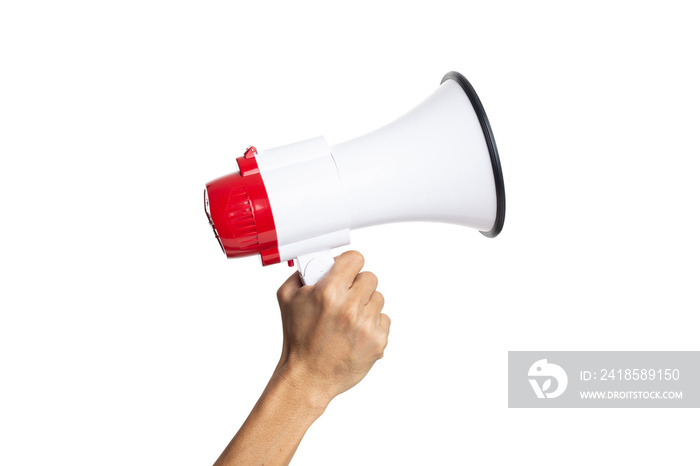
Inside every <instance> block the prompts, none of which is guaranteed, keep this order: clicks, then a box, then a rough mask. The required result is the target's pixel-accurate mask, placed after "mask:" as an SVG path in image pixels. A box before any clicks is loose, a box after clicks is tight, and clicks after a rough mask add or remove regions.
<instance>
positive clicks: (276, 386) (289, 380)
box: [214, 368, 327, 466]
mask: <svg viewBox="0 0 700 466" xmlns="http://www.w3.org/2000/svg"><path fill="white" fill-rule="evenodd" d="M300 376H301V374H295V373H294V372H293V371H292V370H289V369H288V368H280V369H278V370H276V371H275V374H274V375H273V376H272V378H271V379H270V382H269V383H268V384H267V387H266V388H265V391H264V392H263V394H262V395H261V396H260V399H259V400H258V402H257V403H256V405H255V407H254V408H253V410H252V411H251V413H250V415H249V416H248V418H247V419H246V421H245V422H244V423H243V426H242V427H241V428H240V430H239V431H238V433H237V434H236V436H235V437H233V439H232V440H231V442H230V443H229V444H228V446H227V447H226V449H225V450H224V451H223V453H222V454H221V456H220V457H219V459H218V460H217V461H216V463H215V465H214V466H228V465H241V464H245V465H262V464H264V465H270V466H277V465H286V464H289V462H290V461H291V459H292V456H293V455H294V452H295V451H296V449H297V447H298V446H299V442H301V439H302V438H303V437H304V434H305V433H306V431H307V429H308V428H309V427H310V426H311V424H313V422H314V421H315V420H316V419H318V417H319V416H320V415H321V414H322V413H323V411H324V409H325V406H326V405H327V401H326V400H325V399H322V398H320V397H318V396H313V395H312V394H310V393H309V392H308V391H307V390H304V389H303V386H302V384H301V382H302V381H301V378H300Z"/></svg>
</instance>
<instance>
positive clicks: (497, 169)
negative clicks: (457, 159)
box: [440, 71, 506, 238]
mask: <svg viewBox="0 0 700 466" xmlns="http://www.w3.org/2000/svg"><path fill="white" fill-rule="evenodd" d="M448 79H452V80H454V81H457V84H459V85H460V86H461V87H462V90H463V91H464V93H465V94H467V97H469V101H470V102H471V103H472V107H474V111H475V112H476V116H477V118H479V124H481V130H482V131H483V132H484V139H485V140H486V146H487V147H488V149H489V155H490V156H491V167H492V168H493V181H494V183H495V185H496V221H495V222H494V223H493V227H492V228H491V230H490V231H482V232H481V234H482V235H484V236H486V237H488V238H495V237H496V236H498V234H499V233H500V232H501V230H502V229H503V222H504V221H505V219H506V189H505V186H504V185H503V172H502V171H501V160H500V159H499V158H498V148H497V147H496V139H494V137H493V130H491V125H490V124H489V119H488V117H487V116H486V111H485V110H484V106H483V105H482V104H481V100H479V96H478V95H476V91H475V90H474V88H473V87H472V85H471V84H470V83H469V81H467V78H465V77H464V76H462V75H461V74H460V73H458V72H456V71H450V72H449V73H447V74H446V75H445V77H444V78H442V81H440V84H442V83H444V82H445V81H447V80H448Z"/></svg>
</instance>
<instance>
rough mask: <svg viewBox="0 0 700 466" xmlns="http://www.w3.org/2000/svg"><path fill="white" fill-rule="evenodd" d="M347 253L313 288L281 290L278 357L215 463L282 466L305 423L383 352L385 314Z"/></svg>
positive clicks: (366, 275) (291, 282)
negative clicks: (281, 338)
mask: <svg viewBox="0 0 700 466" xmlns="http://www.w3.org/2000/svg"><path fill="white" fill-rule="evenodd" d="M363 265H364V259H363V258H362V255H361V254H360V253H358V252H356V251H348V252H346V253H344V254H342V255H341V256H340V257H338V259H337V260H336V263H335V265H334V266H333V269H331V271H330V272H329V273H328V275H326V276H325V277H323V278H322V279H321V280H320V281H319V282H318V283H317V284H316V285H314V286H302V284H301V281H300V279H299V276H298V274H296V273H294V274H293V275H292V276H291V277H289V279H287V281H286V282H285V283H284V284H283V285H282V286H281V287H280V289H279V290H278V292H277V298H278V300H279V303H280V310H281V312H282V328H283V331H284V341H283V346H282V356H281V357H280V361H279V363H278V364H277V367H276V369H275V371H274V374H273V375H272V378H271V379H270V382H269V383H268V385H267V387H266V388H265V391H264V392H263V394H262V395H261V397H260V399H259V400H258V402H257V404H256V405H255V407H254V408H253V410H252V411H251V413H250V415H249V416H248V419H246V421H245V422H244V423H243V426H241V428H240V430H239V431H238V433H237V434H236V435H235V436H234V437H233V439H232V440H231V442H230V443H229V444H228V446H227V447H226V449H225V450H224V451H223V453H222V454H221V456H220V457H219V459H218V460H217V461H216V463H215V466H224V465H241V464H245V465H259V464H260V465H262V464H265V465H271V466H276V465H286V464H289V462H290V461H291V460H292V457H293V456H294V452H295V451H296V449H297V447H298V446H299V443H300V442H301V439H302V438H303V436H304V434H305V433H306V430H307V429H308V428H309V426H311V424H312V423H313V422H314V421H315V420H316V419H318V417H319V416H320V415H321V414H323V412H324V410H325V409H326V407H327V406H328V404H329V403H330V401H331V400H332V399H333V398H335V397H336V396H337V395H339V394H340V393H343V392H344V391H346V390H348V389H350V388H352V387H353V386H355V385H356V384H357V383H358V382H359V381H360V380H362V379H363V378H364V377H365V375H367V373H368V372H369V370H370V369H371V368H372V365H374V363H375V362H376V361H377V360H378V359H380V358H381V357H382V356H383V354H384V348H386V344H387V339H388V336H389V326H390V324H391V322H390V320H389V317H387V315H386V314H382V312H381V311H382V308H383V306H384V298H383V297H382V295H381V293H379V292H378V291H376V288H377V278H376V277H375V276H374V274H372V273H370V272H362V273H360V270H361V269H362V266H363Z"/></svg>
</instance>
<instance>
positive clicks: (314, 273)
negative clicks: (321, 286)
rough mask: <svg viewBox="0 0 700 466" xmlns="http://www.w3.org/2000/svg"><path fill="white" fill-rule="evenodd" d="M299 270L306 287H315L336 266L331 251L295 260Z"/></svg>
mask: <svg viewBox="0 0 700 466" xmlns="http://www.w3.org/2000/svg"><path fill="white" fill-rule="evenodd" d="M295 262H296V264H297V270H299V275H301V281H302V282H304V285H315V284H316V282H318V281H319V280H320V279H321V278H323V276H324V275H326V274H327V273H328V271H329V270H330V269H331V268H332V267H333V264H335V259H334V258H333V254H332V253H331V250H330V249H324V250H323V251H319V252H314V253H311V254H305V255H303V256H299V257H297V258H296V259H295Z"/></svg>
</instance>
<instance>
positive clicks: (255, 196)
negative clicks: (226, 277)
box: [204, 71, 506, 285]
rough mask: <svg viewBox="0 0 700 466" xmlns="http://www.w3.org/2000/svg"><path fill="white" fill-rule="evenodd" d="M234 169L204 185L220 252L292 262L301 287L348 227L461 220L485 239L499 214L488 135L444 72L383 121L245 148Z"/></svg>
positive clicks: (470, 99) (475, 101)
mask: <svg viewBox="0 0 700 466" xmlns="http://www.w3.org/2000/svg"><path fill="white" fill-rule="evenodd" d="M236 161H237V162H238V168H239V170H238V171H237V172H234V173H231V174H229V175H226V176H224V177H221V178H218V179H216V180H214V181H212V182H210V183H208V184H207V186H206V189H205V190H204V207H205V211H206V213H207V218H208V219H209V223H210V224H211V226H212V228H213V229H214V234H215V236H216V238H217V240H218V241H219V244H220V245H221V248H222V249H223V251H224V253H225V254H226V256H227V257H229V258H232V257H241V256H248V255H251V254H256V253H259V254H260V257H261V259H262V263H263V265H269V264H275V263H278V262H283V261H288V262H289V263H290V265H292V261H294V260H296V265H297V267H298V268H299V272H300V273H301V276H302V279H303V281H304V283H305V284H307V285H313V284H314V283H316V282H317V281H318V280H319V279H320V278H321V277H322V276H323V275H325V273H326V272H328V270H330V268H331V266H332V265H333V262H334V261H333V254H332V252H331V249H332V248H335V247H339V246H344V245H346V244H349V243H350V230H351V229H354V228H362V227H368V226H371V225H379V224H383V223H392V222H404V221H430V222H443V223H454V224H458V225H464V226H467V227H471V228H476V229H478V230H481V233H482V234H484V235H485V236H488V237H490V238H493V237H495V236H496V235H498V234H499V233H500V231H501V229H502V228H503V221H504V219H505V211H506V199H505V189H504V186H503V174H502V172H501V162H500V160H499V158H498V150H497V149H496V141H495V140H494V137H493V132H492V131H491V126H490V125H489V121H488V118H487V117H486V113H485V112H484V107H483V106H482V105H481V101H480V100H479V97H478V96H477V95H476V92H475V91H474V88H473V87H472V86H471V84H469V81H467V79H466V78H465V77H464V76H462V75H461V74H459V73H457V72H454V71H452V72H450V73H447V74H446V75H445V77H444V78H443V79H442V83H441V85H440V87H438V89H437V90H436V91H435V92H433V94H432V95H431V96H430V97H428V98H427V99H426V100H424V101H423V102H422V103H421V104H419V105H418V106H417V107H415V108H414V109H413V110H411V111H410V112H408V113H407V114H405V115H404V116H402V117H401V118H399V119H398V120H396V121H394V122H392V123H389V124H388V125H386V126H384V127H383V128H380V129H378V130H376V131H373V132H371V133H369V134H366V135H364V136H360V137H358V138H356V139H352V140H350V141H347V142H344V143H341V144H336V145H334V146H329V145H328V143H327V142H326V140H325V139H324V138H323V137H317V138H314V139H309V140H307V141H301V142H297V143H294V144H289V145H286V146H282V147H277V148H274V149H268V150H264V151H262V150H261V151H258V150H256V149H255V147H249V148H248V149H247V150H246V151H245V154H244V155H243V156H241V157H239V158H238V159H236Z"/></svg>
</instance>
